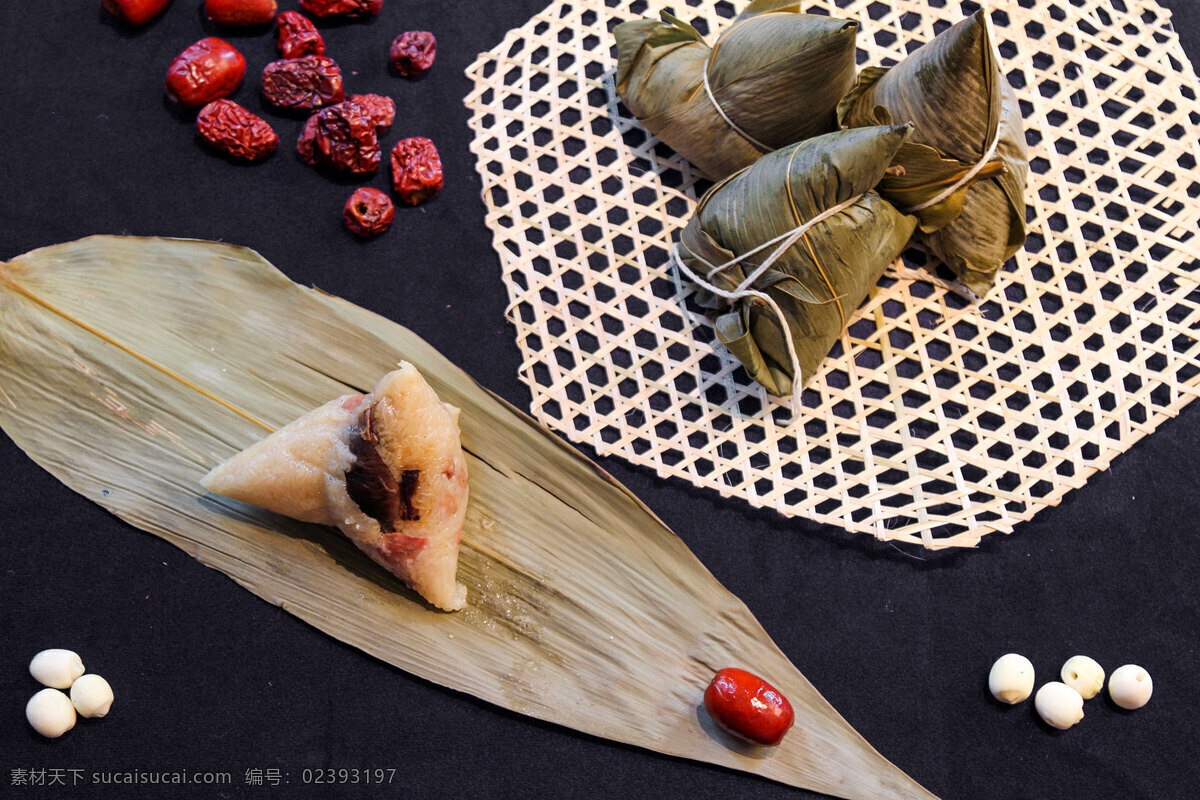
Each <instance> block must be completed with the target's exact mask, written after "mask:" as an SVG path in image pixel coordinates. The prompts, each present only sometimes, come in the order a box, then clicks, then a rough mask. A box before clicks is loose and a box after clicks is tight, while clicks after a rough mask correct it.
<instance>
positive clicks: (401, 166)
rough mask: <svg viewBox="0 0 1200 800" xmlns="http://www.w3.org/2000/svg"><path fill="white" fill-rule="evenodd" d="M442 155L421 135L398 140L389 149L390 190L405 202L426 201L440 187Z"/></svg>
mask: <svg viewBox="0 0 1200 800" xmlns="http://www.w3.org/2000/svg"><path fill="white" fill-rule="evenodd" d="M444 180H445V179H444V178H443V176H442V158H441V156H439V155H438V151H437V148H436V147H434V145H433V142H431V141H430V140H428V139H426V138H425V137H424V136H413V137H411V138H409V139H401V140H400V141H398V142H396V146H395V147H393V148H392V189H393V190H394V191H395V192H396V196H397V197H399V198H400V199H401V200H403V201H404V202H405V203H408V204H409V205H413V206H415V205H416V204H417V203H420V202H423V201H425V200H428V199H429V198H430V197H433V196H434V195H435V194H437V193H438V192H440V191H441V190H442V184H443V183H444Z"/></svg>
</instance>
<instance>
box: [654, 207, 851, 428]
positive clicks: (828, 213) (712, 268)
mask: <svg viewBox="0 0 1200 800" xmlns="http://www.w3.org/2000/svg"><path fill="white" fill-rule="evenodd" d="M862 197H863V196H862V195H861V194H860V195H856V196H854V197H851V198H850V199H849V200H845V201H843V202H841V203H838V204H837V205H835V206H832V207H830V208H827V209H825V210H824V211H822V212H821V213H820V214H817V215H816V216H815V217H812V218H811V219H809V220H807V221H806V222H802V223H801V224H799V225H797V226H796V227H794V228H792V229H791V230H788V231H784V232H783V233H781V234H779V235H778V236H775V237H772V238H771V239H768V240H767V241H765V242H763V243H762V244H760V245H758V246H757V247H755V248H753V249H751V250H747V251H746V252H744V253H742V254H741V255H740V256H737V257H735V258H731V259H730V260H728V261H726V262H724V263H722V264H713V263H711V262H709V261H707V260H705V259H704V258H703V257H701V256H699V255H695V256H694V257H695V258H696V260H698V261H700V262H702V263H704V264H706V265H707V266H708V268H709V269H708V271H707V272H706V273H705V274H704V277H703V278H702V277H700V276H699V275H697V274H696V273H695V272H693V271H692V270H691V269H689V268H688V266H687V265H686V264H684V263H683V259H682V258H680V256H679V251H680V245H679V244H676V245H674V246H673V247H672V248H671V260H672V261H673V262H674V264H675V266H676V267H677V268H678V269H679V270H680V272H682V273H684V274H685V275H687V276H688V278H690V279H691V280H692V282H694V283H695V284H696V285H697V286H700V287H701V288H702V289H705V290H706V291H708V292H711V293H712V294H714V295H716V296H717V297H722V298H724V299H726V300H728V301H730V302H731V303H733V302H736V301H738V300H741V299H743V298H747V297H753V298H755V299H756V300H758V301H760V302H762V303H764V304H765V305H766V306H767V307H769V308H770V309H771V311H772V312H773V313H774V314H775V316H776V318H777V319H778V320H779V324H780V326H781V327H782V328H783V329H784V330H786V329H787V324H788V321H787V316H786V315H785V314H784V313H783V309H782V308H780V307H779V304H778V303H777V302H775V299H774V298H773V297H771V296H770V295H769V294H767V293H766V292H762V291H759V290H757V289H752V288H751V287H752V286H754V283H755V281H757V280H758V279H759V278H761V277H762V276H763V274H764V273H766V271H767V270H768V269H770V268H771V266H772V265H773V264H774V263H775V262H776V261H778V260H779V258H780V257H781V256H782V255H783V254H784V253H786V252H787V251H788V250H790V249H791V248H792V247H794V246H795V245H796V244H797V243H798V242H799V241H800V238H801V237H802V236H804V234H806V233H807V232H808V231H809V229H811V228H812V227H814V226H815V225H817V224H819V223H821V222H823V221H825V220H826V219H829V218H830V217H832V216H834V215H836V214H840V213H841V212H843V211H845V210H846V209H847V208H849V207H850V206H852V205H854V204H855V203H857V202H858V201H859V200H861V199H862ZM773 246H774V247H775V249H774V250H772V251H771V252H770V254H769V255H768V256H767V257H766V258H765V259H763V260H762V263H760V264H759V265H758V266H757V267H755V268H754V270H753V271H751V272H750V273H749V274H748V275H746V277H745V278H744V279H743V280H742V282H741V283H739V284H738V285H737V286H735V287H734V288H733V289H722V288H721V287H719V286H716V285H714V284H713V282H712V281H713V278H715V277H716V276H718V275H720V274H721V273H722V272H724V271H725V270H727V269H729V268H731V267H734V266H737V265H738V264H740V263H741V262H742V261H745V260H746V259H748V258H750V257H751V256H754V255H757V254H758V253H761V252H763V251H764V250H767V249H769V248H771V247H773ZM834 299H835V300H836V299H837V297H836V295H835V296H834ZM784 341H785V343H786V344H787V351H788V359H789V360H790V361H791V367H792V374H793V375H800V357H799V355H798V354H797V353H796V345H795V344H794V343H793V342H792V339H791V337H790V336H788V337H785V338H784ZM800 389H801V381H798V380H797V381H794V382H793V383H792V393H791V405H792V412H793V413H795V410H796V398H797V397H798V395H799V394H800Z"/></svg>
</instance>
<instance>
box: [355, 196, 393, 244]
mask: <svg viewBox="0 0 1200 800" xmlns="http://www.w3.org/2000/svg"><path fill="white" fill-rule="evenodd" d="M395 217H396V207H395V206H393V205H392V201H391V199H390V198H388V196H387V195H386V194H384V193H383V192H381V191H379V190H378V189H372V188H370V187H367V186H364V187H363V188H361V189H358V190H356V191H355V192H354V194H352V195H350V199H349V200H347V201H346V208H345V209H343V211H342V218H343V219H345V220H346V227H347V228H349V229H350V230H352V231H354V233H356V234H358V235H359V236H361V237H363V238H364V239H366V238H369V237H371V236H378V235H379V234H381V233H383V232H384V231H386V230H387V229H388V228H390V227H392V220H393V219H395Z"/></svg>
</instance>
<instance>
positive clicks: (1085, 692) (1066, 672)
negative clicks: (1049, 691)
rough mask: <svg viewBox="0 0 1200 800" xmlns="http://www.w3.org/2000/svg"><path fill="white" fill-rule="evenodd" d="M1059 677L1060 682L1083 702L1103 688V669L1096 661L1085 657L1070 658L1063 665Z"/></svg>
mask: <svg viewBox="0 0 1200 800" xmlns="http://www.w3.org/2000/svg"><path fill="white" fill-rule="evenodd" d="M1059 675H1060V676H1061V677H1062V682H1063V683H1065V684H1066V685H1067V686H1070V687H1071V688H1072V689H1074V690H1075V691H1077V692H1079V695H1080V696H1081V697H1082V698H1083V699H1084V700H1091V699H1092V698H1093V697H1095V696H1096V693H1097V692H1099V691H1100V690H1101V689H1102V688H1104V667H1102V666H1100V665H1099V664H1098V663H1096V659H1094V658H1088V657H1087V656H1071V657H1070V658H1068V659H1067V663H1065V664H1063V667H1062V670H1060V672H1059Z"/></svg>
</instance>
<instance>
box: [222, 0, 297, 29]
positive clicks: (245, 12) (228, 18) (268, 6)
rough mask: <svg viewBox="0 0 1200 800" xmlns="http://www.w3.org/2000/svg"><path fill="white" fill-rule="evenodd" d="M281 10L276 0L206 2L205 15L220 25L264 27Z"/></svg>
mask: <svg viewBox="0 0 1200 800" xmlns="http://www.w3.org/2000/svg"><path fill="white" fill-rule="evenodd" d="M278 10H279V6H278V4H276V2H275V0H204V13H206V14H208V18H209V19H211V20H212V21H213V22H215V23H217V24H218V25H229V26H231V27H243V26H248V25H264V24H266V23H268V22H270V21H271V20H273V19H275V12H276V11H278Z"/></svg>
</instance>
